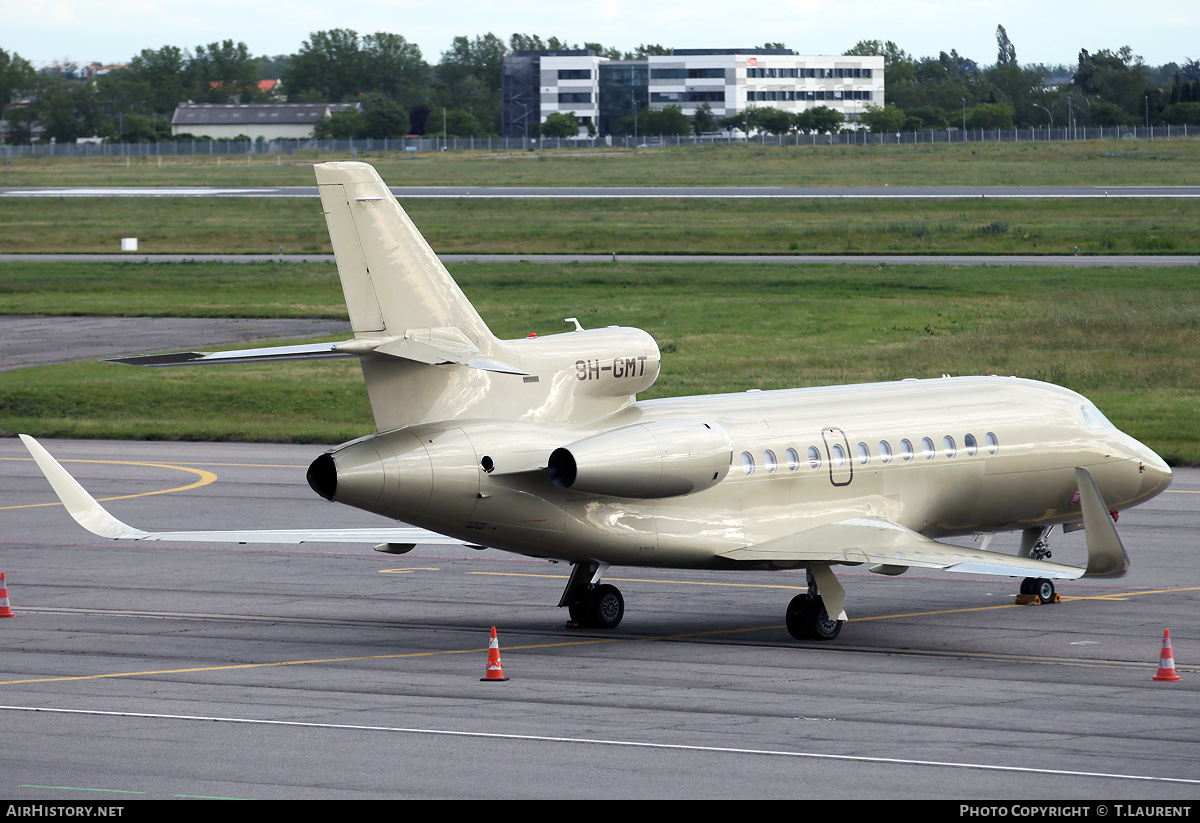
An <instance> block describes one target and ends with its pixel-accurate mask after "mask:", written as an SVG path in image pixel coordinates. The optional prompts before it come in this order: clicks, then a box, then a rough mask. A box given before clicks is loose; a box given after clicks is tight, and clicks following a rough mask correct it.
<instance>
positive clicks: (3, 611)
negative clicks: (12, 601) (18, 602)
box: [0, 572, 16, 617]
mask: <svg viewBox="0 0 1200 823" xmlns="http://www.w3.org/2000/svg"><path fill="white" fill-rule="evenodd" d="M0 617H16V615H15V614H13V610H12V609H10V608H9V607H8V584H7V583H5V582H4V572H0Z"/></svg>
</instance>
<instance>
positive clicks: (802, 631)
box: [785, 594, 809, 640]
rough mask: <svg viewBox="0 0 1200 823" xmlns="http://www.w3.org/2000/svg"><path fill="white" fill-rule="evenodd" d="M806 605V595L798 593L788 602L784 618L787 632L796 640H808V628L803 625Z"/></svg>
mask: <svg viewBox="0 0 1200 823" xmlns="http://www.w3.org/2000/svg"><path fill="white" fill-rule="evenodd" d="M807 605H808V595H807V594H798V595H796V596H795V597H793V598H792V602H791V603H788V607H787V613H786V617H785V619H786V620H787V630H788V634H790V635H791V636H792V637H794V638H796V639H797V640H808V637H809V635H808V629H807V628H806V627H805V625H804V609H805V607H806V606H807Z"/></svg>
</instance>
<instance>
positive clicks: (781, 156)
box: [0, 138, 1200, 186]
mask: <svg viewBox="0 0 1200 823" xmlns="http://www.w3.org/2000/svg"><path fill="white" fill-rule="evenodd" d="M147 150H148V151H150V152H152V151H153V150H154V149H153V147H147ZM204 150H205V147H204V146H200V147H199V148H198V151H204ZM342 159H348V158H347V157H346V156H345V155H334V154H317V153H315V152H307V153H299V154H296V155H293V156H292V157H290V158H289V157H283V156H275V155H270V156H252V157H251V162H250V163H249V164H248V163H246V159H245V157H244V156H243V157H240V158H239V157H232V158H230V157H223V158H221V159H220V165H218V158H217V156H216V155H207V154H198V155H196V156H194V157H178V158H175V157H164V158H162V160H161V165H160V161H159V158H158V157H154V156H150V157H144V158H132V159H130V160H129V165H128V166H127V165H126V162H127V161H126V158H124V157H119V158H117V157H113V158H98V159H86V160H85V159H71V158H16V159H13V160H11V161H7V162H0V186H190V185H201V186H262V185H281V186H286V185H291V186H311V185H313V182H314V181H313V174H312V169H311V168H310V166H311V164H312V163H314V162H322V161H325V160H342ZM358 159H359V160H363V161H365V162H369V163H372V164H374V165H375V166H376V168H378V169H379V172H380V174H381V175H382V176H383V178H384V180H386V181H387V182H388V183H389V184H390V185H393V186H408V185H419V186H602V185H610V186H619V185H634V186H883V185H885V184H887V185H891V186H901V185H904V186H935V185H993V186H996V185H1004V186H1012V185H1017V186H1019V185H1026V186H1029V185H1108V186H1116V185H1134V186H1136V185H1152V184H1156V185H1188V184H1191V185H1196V184H1200V163H1198V162H1197V161H1200V140H1197V139H1192V138H1178V139H1170V140H1115V139H1114V140H1090V141H1074V142H1053V143H1052V142H1018V143H966V144H961V143H950V144H945V143H933V144H918V145H912V144H909V145H899V146H895V145H889V146H879V145H872V146H823V145H818V146H783V147H778V146H761V145H755V144H753V143H749V144H746V143H743V144H732V145H731V144H721V145H708V146H687V147H681V148H674V149H642V150H633V151H627V150H611V149H583V150H576V149H562V150H547V151H512V152H469V151H464V152H444V153H424V154H419V155H403V154H401V153H388V154H383V153H378V154H371V153H368V152H359V153H358Z"/></svg>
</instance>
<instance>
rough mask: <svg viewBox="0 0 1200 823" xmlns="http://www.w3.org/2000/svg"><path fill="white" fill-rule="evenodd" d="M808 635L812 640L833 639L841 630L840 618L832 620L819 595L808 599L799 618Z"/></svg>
mask: <svg viewBox="0 0 1200 823" xmlns="http://www.w3.org/2000/svg"><path fill="white" fill-rule="evenodd" d="M801 622H802V623H804V627H805V629H807V630H808V636H809V637H810V638H812V639H813V640H833V639H834V638H835V637H837V636H838V634H839V633H840V632H841V631H842V622H843V621H841V620H834V619H833V618H831V617H830V616H829V612H827V611H825V601H824V600H822V599H821V598H820V597H819V596H818V597H814V598H812V599H811V600H809V601H808V604H807V605H806V606H805V607H804V615H803V617H802V618H801Z"/></svg>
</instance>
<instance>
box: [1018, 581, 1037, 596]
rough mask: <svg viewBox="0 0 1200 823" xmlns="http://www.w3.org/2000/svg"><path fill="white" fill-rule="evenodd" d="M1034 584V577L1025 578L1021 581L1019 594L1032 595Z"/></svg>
mask: <svg viewBox="0 0 1200 823" xmlns="http://www.w3.org/2000/svg"><path fill="white" fill-rule="evenodd" d="M1036 583H1037V578H1036V577H1026V578H1025V579H1024V580H1022V581H1021V594H1033V593H1034V591H1033V587H1034V585H1035V584H1036Z"/></svg>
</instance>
